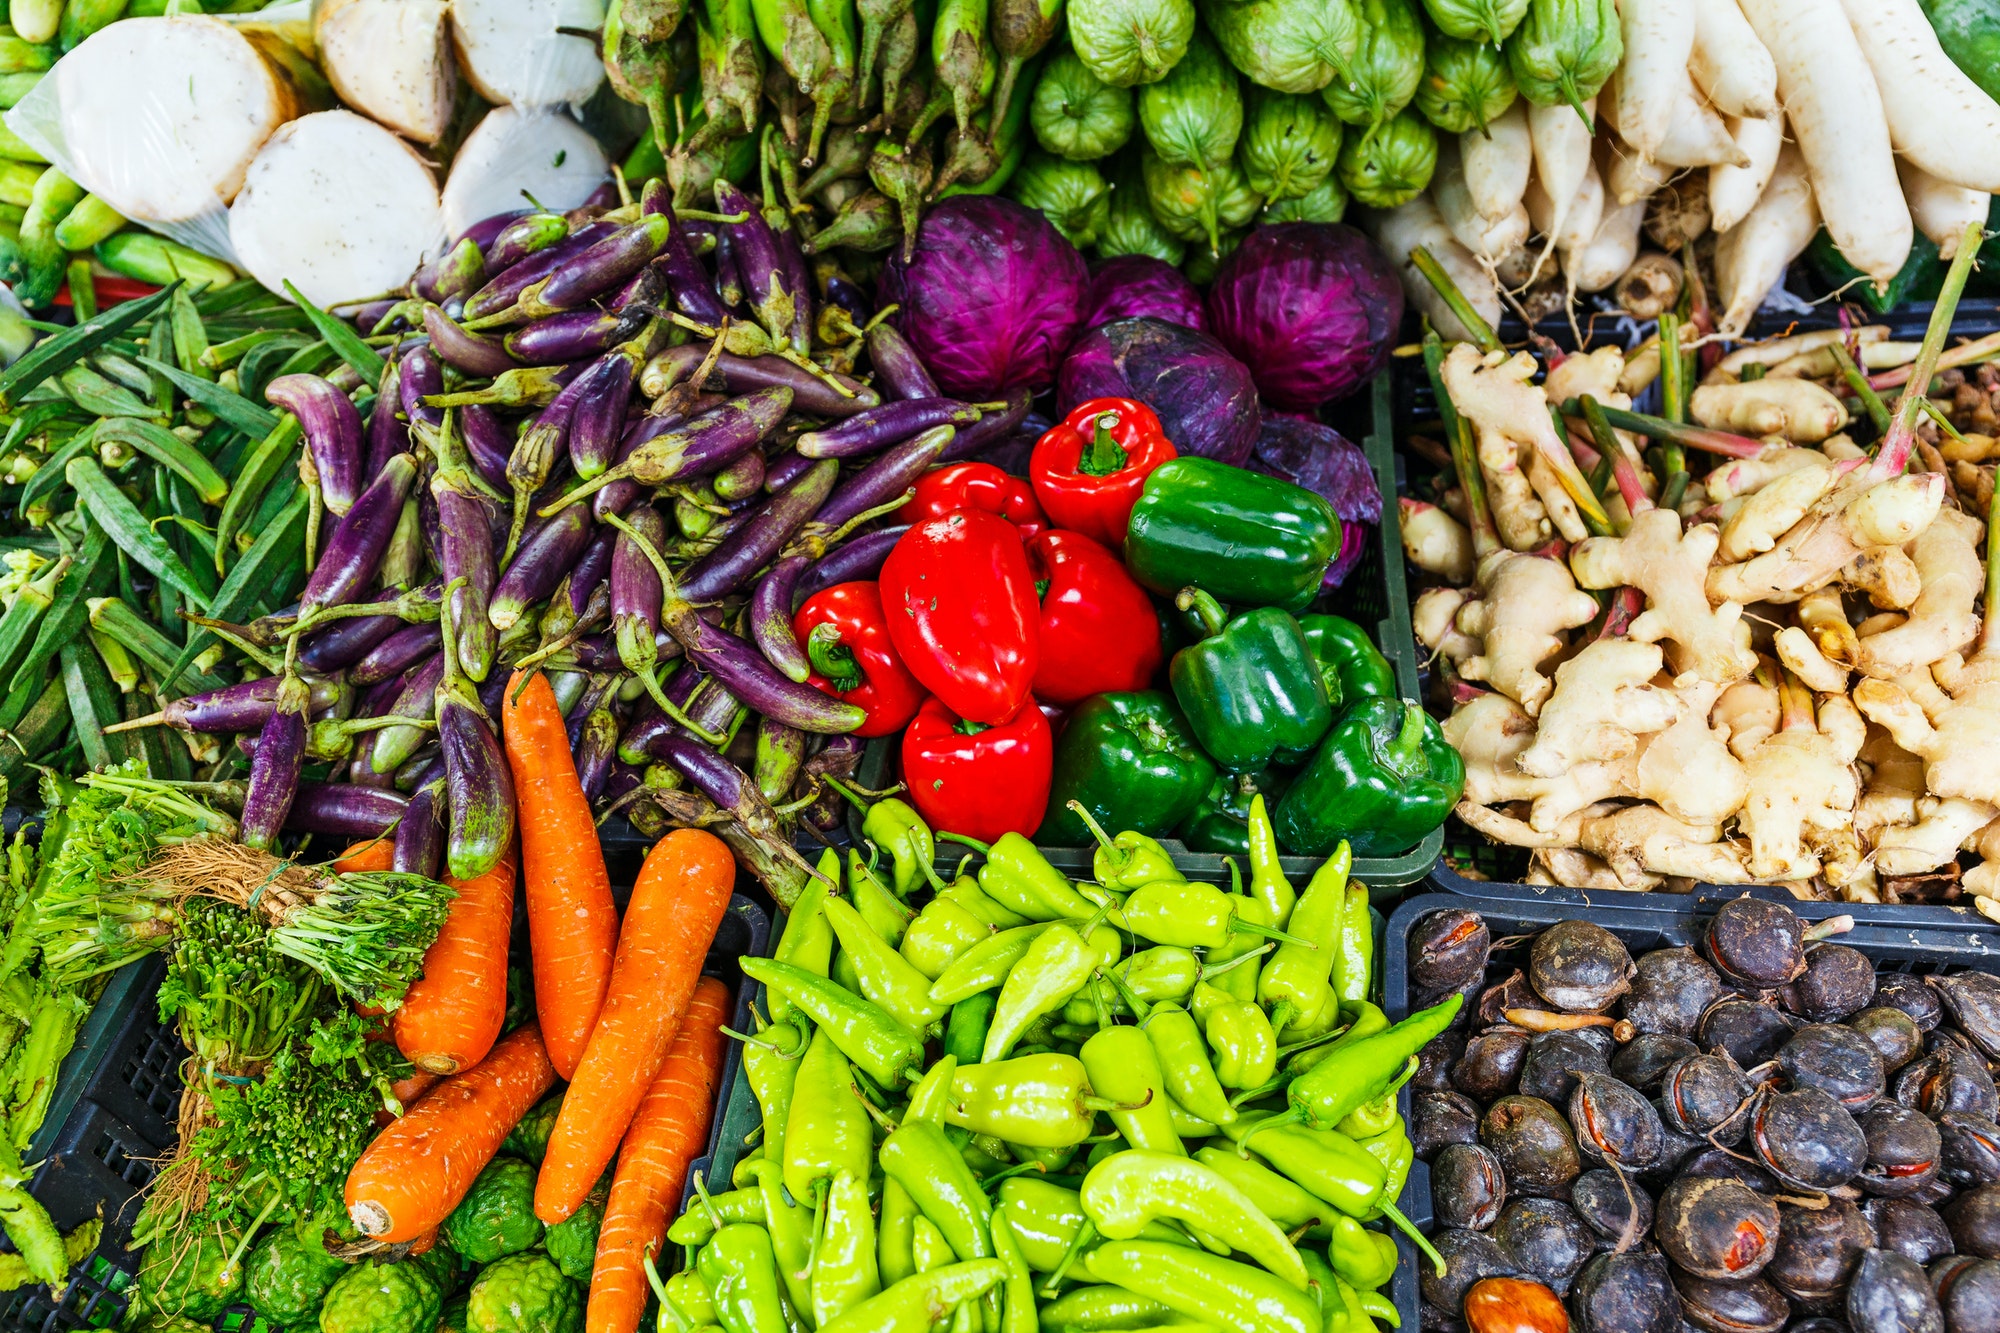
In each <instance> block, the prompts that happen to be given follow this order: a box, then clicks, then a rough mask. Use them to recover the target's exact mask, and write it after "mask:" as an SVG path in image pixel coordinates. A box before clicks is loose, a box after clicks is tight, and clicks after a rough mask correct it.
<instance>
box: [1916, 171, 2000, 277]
mask: <svg viewBox="0 0 2000 1333" xmlns="http://www.w3.org/2000/svg"><path fill="white" fill-rule="evenodd" d="M1896 174H1897V175H1898V176H1900V177H1901V178H1902V181H1903V193H1904V194H1906V195H1908V196H1909V199H1910V217H1911V218H1912V219H1914V220H1915V222H1916V224H1917V230H1918V231H1920V232H1922V233H1923V234H1924V235H1926V236H1928V237H1929V238H1930V240H1931V244H1933V245H1935V246H1937V248H1938V258H1939V259H1946V260H1948V259H1950V258H1952V257H1953V256H1954V255H1956V254H1957V253H1958V243H1959V242H1960V241H1962V240H1964V239H1965V228H1966V226H1967V224H1969V223H1974V222H1978V223H1981V224H1983V223H1985V221H1986V210H1987V208H1988V206H1989V205H1991V204H1992V202H1993V197H1992V196H1991V195H1989V194H1986V193H1983V192H1982V191H1979V190H1968V189H1966V188H1965V187H1964V186H1963V185H1953V184H1951V183H1950V182H1949V181H1941V180H1939V179H1938V178H1937V177H1935V176H1933V175H1931V174H1930V173H1929V172H1927V171H1925V170H1924V169H1923V168H1922V167H1920V166H1918V165H1917V164H1916V163H1914V162H1911V161H1909V160H1907V159H1903V160H1899V161H1898V162H1897V163H1896Z"/></svg>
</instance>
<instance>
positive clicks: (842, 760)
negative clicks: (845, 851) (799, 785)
mask: <svg viewBox="0 0 2000 1333" xmlns="http://www.w3.org/2000/svg"><path fill="white" fill-rule="evenodd" d="M863 744H864V742H863V741H862V739H861V738H860V737H859V736H828V737H827V738H826V743H825V744H824V745H822V746H820V747H819V751H818V753H816V754H814V755H813V757H812V758H810V759H808V760H806V762H805V767H804V768H803V769H801V770H800V772H799V778H800V780H801V781H803V782H806V783H809V784H811V783H817V784H818V786H819V797H818V798H817V799H816V800H814V801H813V803H812V804H811V805H809V806H807V807H806V808H805V809H804V810H801V811H800V812H799V821H800V822H801V823H803V824H807V825H810V826H811V827H813V828H816V829H818V830H820V831H821V832H822V833H826V832H830V831H832V830H833V829H835V828H838V827H839V826H840V825H841V824H843V823H845V822H846V820H847V798H846V797H844V796H842V795H841V794H840V793H839V792H838V791H836V790H835V789H834V788H833V786H832V785H831V784H829V783H826V782H823V781H821V779H823V778H833V779H836V780H837V781H841V782H846V781H849V780H851V779H852V778H853V776H854V770H856V769H857V768H860V767H861V750H862V746H863Z"/></svg>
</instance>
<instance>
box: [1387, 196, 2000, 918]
mask: <svg viewBox="0 0 2000 1333" xmlns="http://www.w3.org/2000/svg"><path fill="white" fill-rule="evenodd" d="M1978 238H1979V232H1978V230H1977V228H1976V227H1975V228H1968V229H1967V230H1966V231H1965V232H1964V233H1963V235H1962V237H1960V238H1954V239H1955V240H1957V241H1958V242H1959V246H1958V247H1955V248H1959V249H1962V250H1963V254H1962V256H1961V258H1960V260H1959V261H1958V262H1957V263H1955V264H1954V265H1953V267H1952V270H1951V273H1950V275H1949V276H1948V277H1947V280H1946V285H1945V295H1944V296H1943V297H1942V298H1941V299H1940V301H1939V304H1938V308H1937V310H1936V312H1934V316H1933V319H1932V326H1931V331H1930V334H1929V335H1928V336H1927V337H1926V339H1925V341H1924V343H1923V344H1921V345H1919V346H1916V347H1912V346H1910V345H1908V344H1901V345H1899V344H1895V343H1891V342H1889V341H1888V340H1887V338H1886V330H1882V329H1880V328H1875V329H1867V330H1849V331H1845V332H1843V331H1841V330H1830V331H1826V332H1821V333H1811V334H1801V335H1795V336H1791V337H1786V338H1778V339H1772V340H1769V341H1766V342H1760V343H1751V344H1748V345H1744V346H1740V347H1738V348H1737V349H1736V350H1734V351H1732V352H1730V353H1729V354H1728V355H1727V356H1724V357H1722V358H1721V359H1720V360H1719V361H1718V362H1717V363H1716V364H1715V365H1714V366H1713V367H1712V368H1711V369H1710V370H1709V371H1708V372H1707V374H1706V375H1704V376H1702V378H1701V382H1700V384H1699V385H1698V386H1695V385H1693V384H1692V383H1691V380H1692V376H1691V375H1690V376H1687V377H1686V378H1683V372H1682V370H1681V369H1679V368H1678V367H1677V366H1676V365H1674V364H1672V363H1674V362H1675V361H1676V360H1678V359H1675V358H1669V362H1670V364H1669V373H1670V375H1671V376H1672V377H1673V381H1674V382H1673V383H1670V384H1663V385H1662V388H1663V389H1664V390H1667V391H1669V394H1668V396H1670V397H1673V398H1680V397H1682V396H1683V395H1684V399H1685V408H1686V411H1687V414H1688V415H1689V416H1690V417H1692V419H1693V423H1694V424H1691V425H1675V424H1672V423H1671V422H1669V421H1667V420H1664V419H1662V418H1659V417H1651V416H1645V415H1641V414H1636V413H1632V412H1630V411H1629V409H1630V406H1631V401H1632V395H1633V394H1635V393H1638V392H1640V391H1642V390H1643V389H1644V388H1646V387H1647V385H1648V384H1649V383H1650V382H1651V380H1652V379H1653V378H1654V376H1656V375H1658V374H1659V372H1660V367H1661V364H1662V363H1661V358H1660V355H1659V344H1658V343H1657V342H1655V343H1651V344H1648V345H1646V346H1644V347H1642V348H1640V349H1638V350H1637V351H1636V352H1635V353H1634V355H1633V356H1632V357H1631V358H1629V359H1628V358H1627V356H1626V355H1625V353H1624V352H1623V351H1621V350H1620V349H1619V348H1617V347H1615V346H1614V347H1603V348H1599V349H1597V350H1595V351H1591V352H1586V353H1581V354H1574V355H1570V356H1568V357H1563V356H1562V354H1561V353H1559V352H1550V353H1549V354H1548V364H1547V365H1546V366H1545V367H1544V366H1539V365H1538V364H1537V363H1536V361H1535V359H1534V358H1533V357H1532V356H1531V355H1530V354H1528V353H1526V352H1521V353H1516V354H1514V355H1512V356H1509V355H1508V354H1507V353H1506V352H1505V351H1504V350H1503V349H1501V348H1499V347H1498V345H1497V342H1496V341H1495V340H1494V339H1493V337H1492V335H1491V332H1490V330H1484V329H1478V328H1475V330H1474V333H1475V336H1476V337H1478V338H1479V340H1480V342H1481V343H1482V345H1483V346H1485V347H1487V348H1489V349H1490V350H1488V351H1485V352H1483V353H1482V351H1481V350H1480V348H1478V347H1475V346H1473V345H1471V344H1468V343H1458V344H1456V345H1453V346H1452V347H1451V348H1450V349H1449V351H1448V352H1446V351H1445V350H1444V349H1443V347H1442V345H1441V344H1439V343H1438V342H1437V340H1435V339H1430V340H1427V346H1426V361H1427V364H1428V365H1429V367H1430V368H1431V370H1432V376H1433V383H1434V384H1435V385H1436V386H1437V387H1438V388H1439V389H1440V390H1441V393H1440V404H1441V415H1442V418H1443V420H1442V423H1441V425H1442V428H1443V432H1444V435H1445V438H1446V442H1447V444H1448V446H1449V455H1450V464H1451V468H1450V471H1448V472H1447V473H1446V474H1445V476H1444V477H1443V478H1442V479H1441V480H1440V482H1439V484H1438V486H1437V488H1435V489H1433V490H1432V491H1430V492H1423V490H1422V485H1421V482H1420V483H1418V485H1417V486H1415V487H1413V489H1414V490H1417V491H1418V492H1419V493H1428V494H1432V495H1433V496H1434V497H1435V498H1436V499H1437V501H1438V503H1437V504H1435V505H1433V504H1431V503H1428V502H1425V501H1421V500H1415V499H1405V500H1404V501H1403V502H1402V509H1403V513H1402V519H1403V524H1402V527H1403V539H1404V548H1405V552H1406V554H1407V556H1408V557H1409V559H1410V561H1411V563H1412V564H1413V565H1415V566H1416V567H1417V568H1418V570H1420V571H1421V572H1422V576H1421V577H1420V580H1419V582H1420V583H1427V584H1430V585H1432V586H1429V587H1427V588H1426V589H1425V590H1424V591H1423V592H1422V593H1421V594H1420V595H1419V597H1418V599H1417V602H1416V607H1415V612H1414V620H1415V626H1416V631H1417V637H1418V639H1419V640H1420V641H1421V642H1422V643H1423V644H1424V645H1425V646H1426V648H1428V649H1429V650H1430V651H1431V652H1432V653H1433V654H1434V662H1433V668H1434V670H1435V671H1436V673H1437V674H1438V677H1439V680H1440V684H1441V689H1440V690H1439V691H1438V696H1439V697H1440V698H1442V699H1445V700H1447V701H1448V702H1449V705H1450V708H1451V714H1450V717H1449V719H1448V720H1447V721H1446V722H1445V724H1444V729H1445V734H1446V735H1447V736H1448V737H1449V738H1450V740H1451V742H1452V744H1453V745H1454V746H1456V747H1457V748H1458V750H1459V751H1460V753H1461V754H1462V755H1463V756H1464V758H1465V767H1466V775H1467V776H1466V788H1465V799H1464V801H1463V802H1462V803H1461V805H1460V806H1459V808H1458V811H1457V814H1458V817H1459V818H1460V819H1461V820H1462V821H1464V823H1465V824H1467V825H1469V826H1470V827H1471V828H1473V829H1474V830H1477V831H1478V832H1480V833H1482V834H1484V835H1486V836H1487V837H1489V838H1491V839H1493V840H1495V841H1498V842H1502V843H1508V844H1512V845H1514V846H1518V847H1524V848H1529V849H1532V860H1531V868H1530V871H1529V873H1528V878H1529V880H1530V881H1531V882H1537V883H1560V884H1567V885H1572V886H1577V887H1584V888H1621V889H1650V888H1658V887H1667V888H1680V889H1685V888H1686V887H1688V886H1689V885H1690V884H1691V883H1693V882H1709V883H1724V884H1729V883H1748V882H1757V881H1763V882H1774V883H1782V884H1785V885H1786V886H1788V887H1789V888H1791V889H1792V891H1793V892H1795V893H1797V894H1799V895H1800V896H1802V897H1820V898H1840V899H1844V900H1847V901H1855V902H1871V901H1880V900H1883V899H1891V900H1895V899H1899V898H1918V899H1935V898H1938V897H1950V896H1954V895H1955V894H1956V893H1957V892H1958V891H1959V889H1960V888H1961V887H1962V888H1963V889H1964V890H1969V891H1971V892H1972V893H1973V894H1974V895H1976V896H1977V897H1976V901H1977V902H1978V905H1979V907H1980V908H1981V910H1982V911H1985V912H1986V913H1987V915H1989V916H1994V917H1996V919H2000V616H1994V617H1991V618H1988V619H1986V620H1984V621H1983V622H1982V618H1981V614H1980V613H1981V609H1982V605H1992V604H1993V598H1994V597H1995V596H1996V595H2000V588H1996V584H2000V565H1996V563H1995V562H1994V561H1993V560H1992V557H1993V556H1994V555H1995V550H1994V547H1995V542H1994V541H1993V540H1992V537H1991V533H1992V528H1991V526H1990V525H1992V524H1994V523H2000V507H1993V506H1991V505H1990V498H1991V495H1992V489H1993V488H1992V483H1991V475H1990V472H1989V473H1987V480H1986V486H1985V490H1986V494H1987V496H1988V499H1989V509H1988V510H1985V511H1974V512H1968V510H1970V509H1971V506H1970V505H1969V504H1968V503H1967V501H1966V498H1965V497H1964V496H1963V495H1962V494H1961V488H1955V487H1954V486H1952V485H1951V484H1950V482H1949V480H1948V476H1947V470H1948V468H1949V467H1951V466H1952V465H1953V464H1952V463H1950V462H1948V461H1947V460H1946V459H1945V458H1944V457H1943V455H1942V452H1941V450H1942V449H1943V448H1945V447H1946V446H1950V447H1953V448H1960V449H1962V450H1965V451H1973V452H1976V451H1978V450H1979V449H1980V448H1981V447H1982V446H1981V444H1980V442H1979V439H1975V438H1974V437H1969V436H1962V435H1959V434H1957V433H1956V432H1955V431H1947V432H1946V433H1945V434H1944V435H1943V436H1941V437H1939V443H1938V445H1937V446H1935V447H1934V446H1931V445H1929V444H1923V445H1921V446H1920V445H1919V441H1918V438H1917V429H1916V428H1917V425H1918V422H1919V421H1920V420H1923V419H1925V418H1926V417H1929V418H1930V419H1931V420H1932V421H1936V420H1938V419H1940V418H1944V417H1947V416H1948V405H1945V404H1935V403H1933V404H1931V405H1930V406H1929V407H1926V405H1925V404H1926V399H1925V397H1924V393H1923V391H1924V389H1925V388H1926V387H1927V386H1930V385H1931V384H1932V381H1933V375H1934V374H1935V372H1936V371H1937V369H1938V367H1939V364H1940V357H1941V356H1942V357H1944V358H1945V364H1946V365H1947V366H1949V365H1961V366H1962V365H1964V364H1965V363H1966V362H1967V361H1968V360H1969V359H1972V358H1974V357H1976V356H1977V355H1978V354H1979V351H1978V349H1977V348H1973V349H1971V350H1968V349H1967V348H1964V347H1961V348H1955V349H1952V350H1951V351H1950V352H1946V351H1945V349H1944V346H1943V344H1944V343H1945V341H1946V334H1947V330H1948V328H1949V325H1950V319H1951V315H1952V311H1953V308H1954V307H1955V305H1956V301H1957V296H1958V293H1959V291H1960V290H1961V289H1962V284H1963V281H1964V277H1965V274H1966V273H1967V272H1968V271H1969V269H1970V266H1971V260H1972V258H1973V255H1974V254H1975V253H1976V251H1977V249H1978ZM1447 287H1448V284H1447ZM1453 295H1454V296H1455V294H1453ZM1461 304H1462V303H1461ZM1440 306H1441V308H1444V306H1443V302H1442V300H1441V301H1440ZM1669 321H1670V329H1671V327H1672V320H1671V317H1669ZM1672 337H1673V338H1674V339H1675V340H1676V341H1678V340H1679V334H1678V332H1677V331H1675V332H1673V333H1672ZM1989 355H1990V352H1989ZM1863 361H1868V362H1874V363H1881V362H1894V361H1900V362H1902V363H1903V364H1902V366H1901V369H1899V370H1892V371H1887V372H1884V373H1881V374H1877V375H1875V376H1874V377H1873V383H1872V384H1871V383H1870V382H1869V377H1868V374H1867V372H1866V371H1865V370H1863V369H1862V368H1861V363H1862V362H1863ZM1692 362H1693V358H1692V357H1689V358H1686V359H1685V360H1684V361H1679V365H1681V366H1686V365H1691V364H1692ZM1544 368H1545V369H1546V371H1547V377H1546V382H1545V383H1544V384H1540V385H1538V384H1536V383H1534V382H1533V377H1534V376H1535V374H1536V373H1537V372H1538V370H1541V369H1544ZM1898 383H1900V384H1903V385H1904V386H1905V387H1904V390H1903V393H1902V396H1901V397H1900V399H1899V400H1898V401H1897V402H1896V404H1895V408H1894V411H1893V412H1891V410H1890V409H1889V408H1888V407H1886V406H1884V405H1883V404H1882V402H1881V399H1880V397H1879V395H1877V394H1876V393H1875V389H1876V388H1877V387H1879V388H1881V389H1882V390H1884V391H1889V390H1891V389H1893V388H1894V387H1895V385H1896V384H1898ZM1859 386H1867V389H1868V391H1867V392H1866V393H1863V392H1861V388H1860V387H1859ZM1911 386H1914V387H1911ZM1836 388H1839V389H1841V390H1842V392H1839V393H1837V392H1836V391H1835V389H1836ZM1850 403H1852V404H1853V406H1852V408H1850ZM1666 410H1667V412H1668V413H1669V414H1671V413H1673V412H1674V411H1675V410H1676V409H1675V407H1674V405H1673V404H1672V403H1670V404H1669V406H1668V408H1667V409H1666ZM1939 429H1942V428H1941V427H1940V428H1939ZM1850 432H1851V435H1852V436H1854V437H1859V438H1862V439H1869V438H1871V437H1872V438H1874V439H1875V443H1874V446H1873V448H1872V450H1870V449H1867V448H1863V447H1861V446H1859V445H1857V444H1856V443H1855V440H1854V438H1851V436H1850ZM1645 437H1650V438H1651V439H1652V440H1655V441H1657V442H1659V444H1660V446H1661V451H1660V452H1658V453H1652V454H1648V455H1644V457H1649V458H1651V459H1652V460H1653V462H1654V464H1655V466H1653V467H1649V466H1648V464H1647V463H1646V462H1645V461H1643V458H1642V454H1641V447H1642V446H1644V445H1646V444H1647V439H1646V438H1645ZM1981 438H1983V437H1981ZM1415 443H1416V444H1417V446H1418V448H1417V452H1419V453H1421V452H1423V451H1424V446H1423V442H1422V441H1416V442H1415ZM1683 451H1685V453H1684V454H1683ZM1431 452H1432V454H1433V456H1442V455H1440V454H1438V453H1437V451H1436V450H1435V449H1432V450H1431ZM1683 457H1686V458H1692V459H1701V458H1704V457H1705V458H1707V459H1708V460H1709V461H1710V463H1711V466H1709V467H1708V469H1707V470H1706V472H1705V474H1703V475H1700V476H1694V475H1692V473H1691V472H1690V471H1683V470H1680V468H1679V464H1680V461H1681V459H1682V458H1683ZM1959 461H1960V462H1963V461H1964V460H1962V459H1961V460H1959ZM1970 466H1971V467H1973V468H1974V469H1975V470H1977V469H1978V465H1977V464H1976V463H1975V464H1970ZM1699 469H1700V463H1699V462H1697V463H1696V465H1695V469H1694V470H1696V471H1698V470H1699ZM1586 473H1591V474H1595V475H1596V477H1597V478H1599V480H1598V482H1597V483H1596V486H1597V487H1602V488H1603V489H1602V493H1601V494H1600V491H1599V490H1598V489H1596V488H1595V487H1594V486H1593V483H1592V481H1591V480H1590V479H1589V478H1588V477H1586V476H1585V474H1586ZM1607 476H1608V477H1609V478H1610V481H1609V483H1607V482H1605V481H1604V480H1603V479H1604V478H1606V477H1607ZM1982 542H1983V543H1985V546H1986V552H1987V554H1986V558H1984V559H1982V556H1981V553H1980V552H1981V544H1982ZM1593 593H1596V594H1597V595H1595V596H1593ZM1961 849H1965V850H1970V851H1974V852H1976V853H1977V854H1978V855H1979V856H1981V857H1985V858H1989V859H1986V860H1985V861H1984V863H1983V864H1978V865H1975V866H1973V867H1972V868H1971V869H1968V870H1965V871H1964V872H1963V874H1962V878H1961V870H1960V866H1959V853H1960V851H1961Z"/></svg>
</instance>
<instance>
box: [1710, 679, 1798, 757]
mask: <svg viewBox="0 0 2000 1333" xmlns="http://www.w3.org/2000/svg"><path fill="white" fill-rule="evenodd" d="M1708 716H1709V721H1711V722H1713V723H1714V724H1715V725H1716V726H1718V727H1721V728H1722V729H1723V730H1724V731H1726V732H1727V733H1729V752H1730V753H1731V754H1733V755H1735V756H1736V757H1737V758H1738V759H1741V758H1743V757H1744V756H1745V755H1747V754H1749V753H1750V752H1751V751H1752V750H1755V749H1756V748H1757V747H1758V746H1759V745H1761V744H1763V741H1764V738H1765V737H1766V736H1768V735H1770V734H1771V733H1772V732H1774V731H1776V730H1777V729H1778V724H1779V723H1780V722H1782V721H1783V720H1784V715H1783V713H1782V712H1781V710H1780V709H1779V707H1778V689H1777V687H1776V686H1775V685H1766V684H1764V683H1763V682H1762V681H1758V680H1739V681H1737V682H1736V683H1735V684H1734V685H1731V686H1730V687H1729V688H1728V689H1726V690H1724V691H1723V692H1722V697H1721V698H1720V699H1717V700H1716V701H1715V707H1714V708H1713V709H1711V710H1710V711H1709V715H1708Z"/></svg>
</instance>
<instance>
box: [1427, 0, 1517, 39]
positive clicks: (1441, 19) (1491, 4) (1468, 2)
mask: <svg viewBox="0 0 2000 1333" xmlns="http://www.w3.org/2000/svg"><path fill="white" fill-rule="evenodd" d="M1424 8H1425V9H1426V10H1428V11H1429V12H1430V16H1431V22H1433V23H1435V24H1437V25H1438V29H1439V31H1441V32H1443V33H1444V35H1445V36H1447V37H1456V38H1458V39H1459V40H1460V41H1472V42H1491V43H1493V44H1494V45H1495V46H1498V45H1500V43H1502V42H1504V41H1506V40H1507V38H1508V36H1509V35H1510V34H1511V33H1512V32H1513V31H1514V29H1515V28H1517V27H1519V26H1520V25H1521V16H1522V15H1523V14H1525V13H1527V12H1528V0H1424Z"/></svg>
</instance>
